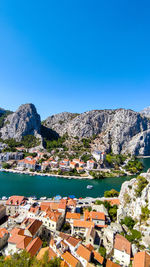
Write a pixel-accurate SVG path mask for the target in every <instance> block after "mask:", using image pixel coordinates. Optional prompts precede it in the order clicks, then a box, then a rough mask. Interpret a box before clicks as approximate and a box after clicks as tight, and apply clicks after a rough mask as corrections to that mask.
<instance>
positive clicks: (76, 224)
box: [73, 220, 94, 228]
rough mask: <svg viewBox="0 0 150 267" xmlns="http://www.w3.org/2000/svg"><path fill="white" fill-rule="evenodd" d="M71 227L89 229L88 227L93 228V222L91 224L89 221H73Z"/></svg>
mask: <svg viewBox="0 0 150 267" xmlns="http://www.w3.org/2000/svg"><path fill="white" fill-rule="evenodd" d="M73 226H74V227H83V228H90V227H94V222H91V221H81V220H74V222H73Z"/></svg>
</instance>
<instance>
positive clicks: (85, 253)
mask: <svg viewBox="0 0 150 267" xmlns="http://www.w3.org/2000/svg"><path fill="white" fill-rule="evenodd" d="M76 253H77V254H78V255H79V256H80V257H82V258H83V259H85V260H86V261H88V262H89V261H90V258H91V251H90V250H89V249H88V248H87V247H85V246H83V245H80V246H79V247H78V249H77V251H76Z"/></svg>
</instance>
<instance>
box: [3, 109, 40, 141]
mask: <svg viewBox="0 0 150 267" xmlns="http://www.w3.org/2000/svg"><path fill="white" fill-rule="evenodd" d="M40 129H41V119H40V115H39V114H38V113H37V111H36V108H35V106H34V105H33V104H24V105H21V106H20V107H19V108H18V110H17V111H16V112H14V113H13V114H10V115H9V116H7V118H6V119H5V122H4V126H3V127H2V128H1V130H0V133H1V138H2V139H9V138H14V139H15V140H17V141H20V140H21V139H22V137H23V136H25V135H29V134H31V135H35V136H37V135H38V134H40Z"/></svg>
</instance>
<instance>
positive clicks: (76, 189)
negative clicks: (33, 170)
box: [0, 159, 150, 197]
mask: <svg viewBox="0 0 150 267" xmlns="http://www.w3.org/2000/svg"><path fill="white" fill-rule="evenodd" d="M142 161H143V163H144V167H145V171H146V170H147V169H148V168H149V167H150V159H142ZM131 178H132V177H128V176H126V177H119V178H118V177H115V178H105V179H102V180H78V179H71V180H70V179H66V178H58V177H47V176H30V175H26V174H14V173H4V172H0V197H2V196H7V197H8V196H11V195H24V196H37V197H41V196H47V197H52V196H55V195H58V194H59V195H61V196H68V195H75V196H76V197H87V196H89V197H90V196H91V197H102V196H103V195H104V191H106V190H110V189H112V188H114V189H116V190H117V191H119V190H120V188H121V185H122V183H123V182H125V181H127V180H130V179H131ZM88 184H90V185H93V189H92V190H89V189H87V188H86V187H87V185H88Z"/></svg>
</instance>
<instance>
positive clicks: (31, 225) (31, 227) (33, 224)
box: [25, 219, 42, 236]
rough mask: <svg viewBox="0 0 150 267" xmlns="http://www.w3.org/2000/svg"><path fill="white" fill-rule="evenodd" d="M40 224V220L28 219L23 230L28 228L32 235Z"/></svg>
mask: <svg viewBox="0 0 150 267" xmlns="http://www.w3.org/2000/svg"><path fill="white" fill-rule="evenodd" d="M27 220H28V219H27ZM41 225H42V222H41V221H39V220H34V219H29V224H28V225H27V226H26V228H25V230H28V231H29V232H30V233H31V235H32V236H34V235H35V234H36V232H37V231H38V230H39V228H40V227H41Z"/></svg>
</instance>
